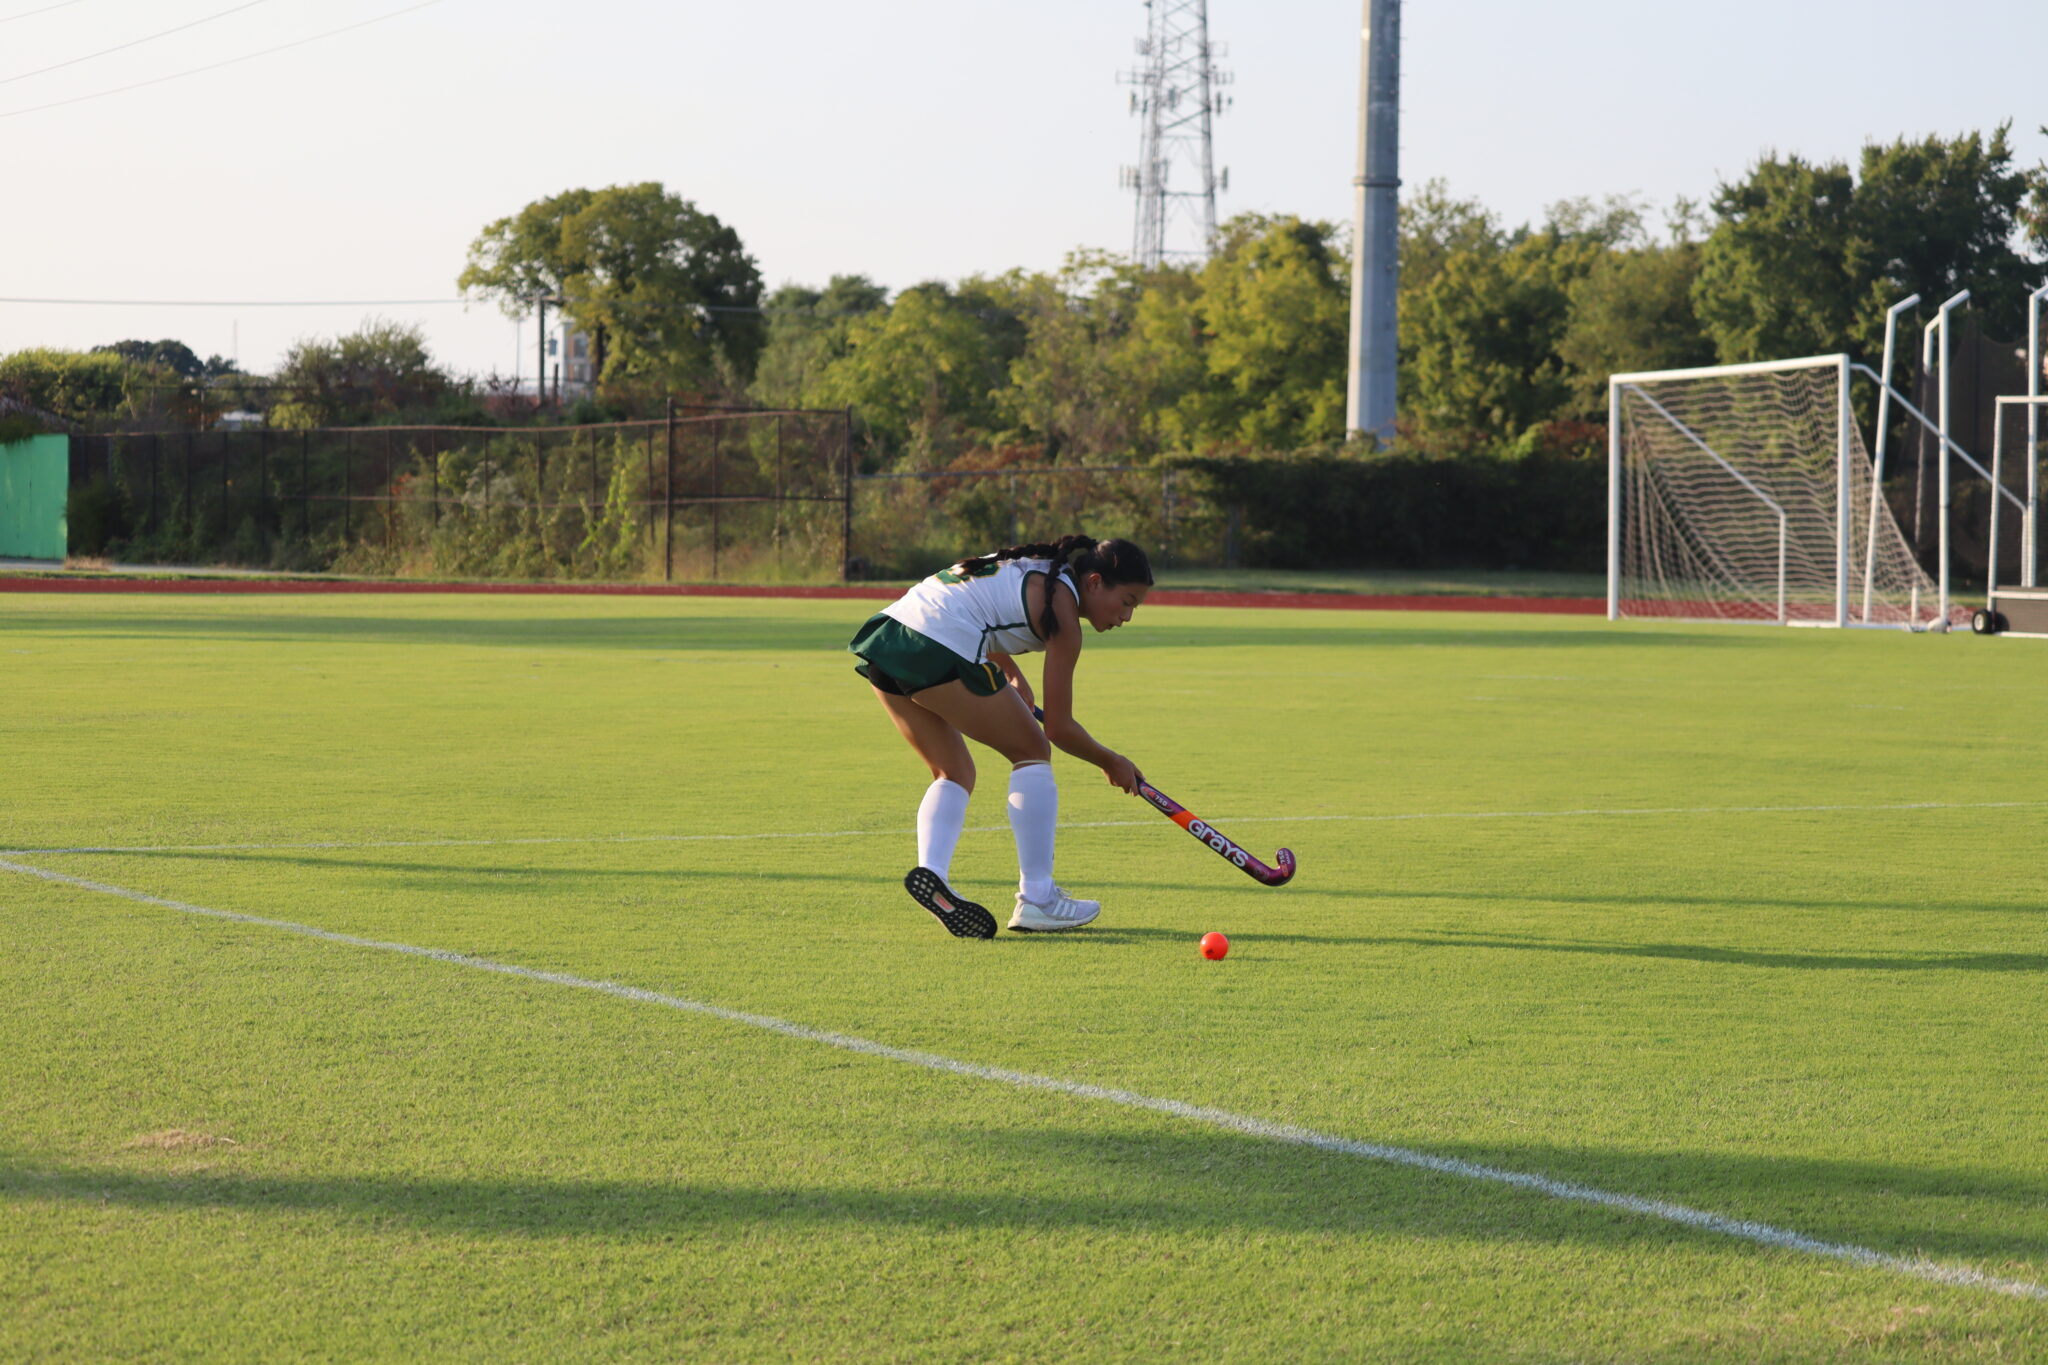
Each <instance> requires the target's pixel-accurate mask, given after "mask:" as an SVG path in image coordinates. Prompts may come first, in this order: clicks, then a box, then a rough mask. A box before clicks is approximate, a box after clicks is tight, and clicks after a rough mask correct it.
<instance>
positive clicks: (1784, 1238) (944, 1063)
mask: <svg viewBox="0 0 2048 1365" xmlns="http://www.w3.org/2000/svg"><path fill="white" fill-rule="evenodd" d="M0 871H6V872H15V873H19V874H21V875H23V876H28V877H38V878H41V879H42V880H44V881H48V882H58V883H62V884H63V885H66V886H75V887H79V888H81V889H83V890H86V891H97V892H100V893H102V894H104V895H109V896H119V897H121V898H123V899H125V900H131V901H138V902H140V903H142V904H144V905H160V906H163V907H164V908H166V909H169V910H176V911H179V912H181V913H184V914H188V915H202V916H205V917H207V918H209V919H219V920H229V921H232V922H234V923H236V924H251V925H256V926H259V927H261V928H265V929H281V930H283V931H285V932H286V933H291V934H301V935H304V936H305V937H307V938H316V939H324V940H326V941H327V942H329V943H345V944H348V945H350V946H352V947H357V948H374V949H376V950H378V951H380V952H387V953H403V954H405V955H407V956H410V957H423V958H430V959H432V960H433V961H436V962H445V963H448V964H450V965H452V966H457V967H472V968H475V969H477V970H479V971H486V972H496V973H499V974H500V975H503V976H515V977H521V978H524V979H525V980H528V981H539V982H544V983H546V984H547V985H551V986H570V987H573V988H575V989H577V990H585V991H598V992H601V993H603V994H605V995H611V996H616V997H618V998H619V999H621V1000H631V1001H635V1002H638V1003H640V1004H646V1005H660V1006H663V1007H665V1008H667V1009H673V1010H681V1011H685V1012H687V1013H691V1014H702V1015H708V1016H710V1017H711V1018H714V1019H722V1020H724V1021H726V1022H728V1023H734V1024H744V1025H746V1026H748V1027H749V1028H758V1029H765V1030H767V1031H768V1032H771V1033H779V1034H782V1035H784V1036H785V1037H789V1038H799V1039H802V1040H803V1041H805V1042H811V1043H823V1044H825V1045H826V1046H827V1047H836V1048H841V1049H843V1050H845V1051H847V1052H857V1053H860V1054H862V1055H864V1056H869V1057H879V1058H882V1059H884V1060H886V1061H892V1062H901V1063H904V1064H906V1065H909V1066H918V1067H924V1068H926V1069H927V1070H931V1071H943V1072H948V1073H950V1074H952V1075H955V1076H966V1077H970V1078H972V1079H974V1080H982V1081H994V1082H997V1083H999V1084H1003V1085H1012V1086H1018V1087H1021V1088H1024V1089H1030V1090H1046V1091H1052V1092H1054V1093H1056V1094H1061V1095H1072V1096H1074V1097H1076V1098H1078V1099H1086V1100H1100V1101H1102V1102H1104V1103H1107V1104H1117V1105H1123V1106H1125V1107H1127V1108H1131V1109H1146V1110H1150V1111H1152V1112H1154V1113H1159V1114H1168V1115H1171V1116H1173V1117H1175V1118H1180V1119H1187V1120H1189V1121H1190V1122H1194V1123H1202V1124H1207V1125H1209V1126H1211V1127H1214V1128H1222V1129H1226V1130H1228V1131H1230V1132H1236V1133H1243V1134H1245V1135H1246V1136H1248V1137H1255V1138H1263V1139H1265V1140H1267V1141H1270V1142H1283V1143H1288V1144H1291V1145H1293V1146H1297V1147H1312V1148H1315V1149H1317V1150H1319V1151H1325V1152H1334V1153H1338V1154H1340V1155H1344V1156H1355V1157H1363V1158H1365V1159H1366V1160H1369V1161H1384V1162H1391V1163H1393V1164H1395V1165H1398V1166H1409V1167H1413V1168H1415V1169H1417V1170H1423V1171H1431V1172H1434V1173H1436V1174H1438V1175H1448V1176H1456V1177H1458V1178H1460V1179H1464V1180H1478V1181H1484V1182H1487V1183H1489V1184H1495V1185H1507V1186H1512V1187H1513V1188H1516V1189H1522V1190H1528V1191H1530V1192H1531V1193H1534V1194H1541V1195H1545V1196H1547V1197H1549V1198H1552V1199H1564V1200H1570V1201H1572V1202H1574V1203H1581V1204H1594V1205H1598V1206H1600V1207H1602V1208H1609V1209H1615V1210H1617V1211H1619V1212H1622V1213H1631V1214H1636V1215H1639V1216H1642V1217H1645V1218H1656V1219H1661V1220H1662V1221H1664V1222H1668V1223H1677V1224H1680V1225H1682V1226H1685V1227H1690V1228H1696V1229H1699V1230H1700V1231H1703V1232H1712V1233H1718V1234H1720V1235H1722V1236H1726V1237H1735V1238H1739V1239H1741V1240H1743V1241H1747V1242H1755V1243H1758V1244H1760V1245H1763V1246H1768V1247H1776V1248H1778V1249H1780V1250H1783V1251H1796V1252H1800V1253H1802V1254H1805V1255H1808V1256H1821V1257H1825V1258H1828V1259H1830V1260H1836V1261H1846V1262H1848V1263H1850V1264H1852V1265H1860V1266H1866V1267H1869V1268H1872V1269H1878V1270H1889V1271H1894V1272H1896V1273H1898V1274H1901V1275H1910V1276H1913V1277H1914V1278H1916V1279H1921V1280H1931V1281H1933V1282H1935V1283H1937V1284H1946V1285H1953V1286H1956V1287H1958V1288H1964V1289H1983V1290H1989V1291H1991V1292H1993V1293H1998V1294H2007V1295H2011V1296H2013V1297H2015V1298H2025V1299H2039V1300H2048V1287H2044V1286H2042V1285H2038V1284H2035V1283H2033V1282H2031V1281H2028V1280H2008V1279H2001V1278H1999V1277H1997V1276H1993V1275H1986V1274H1985V1273H1983V1272H1982V1271H1979V1270H1973V1269H1971V1268H1970V1267H1968V1266H1960V1265H1947V1264H1943V1263H1941V1262H1938V1261H1929V1260H1924V1259H1909V1258H1907V1257H1903V1256H1893V1255H1889V1254H1887V1253H1885V1252H1882V1251H1876V1250H1873V1249H1871V1248H1869V1247H1861V1246H1856V1245H1854V1244H1852V1243H1847V1242H1828V1241H1823V1240H1821V1239H1820V1238H1817V1237H1808V1236H1806V1235H1805V1234H1804V1233H1798V1232H1792V1231H1789V1230H1787V1229H1785V1228H1780V1227H1773V1226H1772V1225H1771V1224H1769V1223H1759V1222H1755V1221H1753V1220H1750V1219H1743V1218H1730V1217H1727V1216H1726V1215H1723V1214H1718V1213H1710V1212H1707V1211H1705V1210H1702V1209H1694V1208H1688V1207H1686V1206H1685V1205H1683V1204H1671V1203H1666V1202H1665V1201H1663V1200H1661V1199H1643V1198H1640V1197H1638V1196H1636V1195H1632V1194H1617V1193H1614V1192H1613V1191H1610V1190H1602V1189H1596V1188H1595V1187H1593V1186H1591V1185H1581V1184H1577V1183H1575V1182H1573V1181H1568V1180H1553V1179H1551V1178H1550V1177H1548V1176H1542V1175H1532V1174H1529V1173H1528V1172H1524V1171H1509V1170H1503V1169H1501V1168H1500V1167H1497V1166H1482V1165H1479V1164H1478V1163H1476V1162H1471V1161H1461V1160H1458V1159H1457V1158H1455V1157H1443V1156H1432V1155H1430V1154H1429V1153H1427V1152H1418V1151H1413V1150H1411V1149H1409V1148H1406V1147H1390V1146H1386V1145H1385V1144H1382V1143H1377V1142H1360V1141H1357V1140H1356V1139H1353V1138H1343V1137H1337V1136H1334V1135H1333V1134H1329V1133H1321V1132H1317V1131H1316V1130H1315V1129H1313V1128H1301V1127H1297V1126H1295V1125H1294V1124H1291V1123H1274V1122H1272V1121H1271V1120H1268V1119H1261V1118H1255V1117H1253V1116H1251V1115H1248V1114H1237V1113H1232V1112H1231V1111H1230V1110H1227V1109H1214V1108H1210V1107H1209V1106H1207V1105H1199V1104H1189V1103H1187V1102H1186V1101H1184V1100H1173V1099H1164V1098H1161V1097H1159V1096H1156V1095H1141V1094H1139V1093H1137V1092H1136V1091H1133V1090H1118V1089H1115V1088H1113V1087H1110V1086H1100V1085H1089V1084H1087V1083H1086V1082H1083V1081H1067V1080H1061V1079H1059V1078H1058V1077H1056V1076H1039V1075H1035V1074H1033V1073H1031V1072H1028V1071H1012V1070H1010V1069H1009V1068H1007V1067H999V1066H984V1065H982V1064H980V1063H978V1062H963V1061H959V1060H956V1059H955V1058H952V1057H942V1056H940V1055H938V1054H937V1053H933V1052H918V1051H914V1050H912V1049H909V1048H899V1047H891V1046H889V1045H888V1044H887V1043H877V1042H872V1041H870V1040H869V1039H866V1038H856V1037H854V1036H852V1035H850V1034H845V1033H833V1032H830V1031H828V1030H825V1029H815V1028H812V1027H810V1026H809V1025H806V1024H797V1023H792V1022H790V1021H789V1020H787V1019H777V1018H775V1017H773V1016H772V1015H766V1014H749V1013H747V1012H746V1011H744V1010H735V1009H727V1008H725V1007H724V1006H721V1005H710V1004H705V1003H704V1002H702V1001H698V1000H686V999H684V998H682V997H681V996H675V995H664V994H662V993H661V992H659V991H650V990H645V989H642V988H641V987H638V986H622V985H620V984H618V983H617V982H614V981H596V980H592V979H590V978H588V977H581V976H571V975H569V974H568V973H566V972H547V971H540V970H538V969H536V968H533V967H521V966H517V965H515V964H513V963H509V962H493V961H491V960H490V959H489V958H481V957H471V956H469V955H468V954H466V953H456V952H450V951H448V950H447V949H445V948H422V947H419V946H417V945H415V944H410V943H390V942H386V941H383V940H381V939H372V938H359V937H357V936H356V935H354V934H342V933H336V932H335V931H333V930H331V929H318V928H314V927H313V926H312V925H308V924H296V923H293V922H292V921H290V920H281V919H270V918H267V917H265V916H262V915H245V914H241V913H239V912H236V911H232V910H213V909H209V908H208V907H206V906H203V905H191V904H188V903H186V902H184V901H175V900H169V899H167V898H165V897H162V896H152V895H150V894H149V893H148V892H145V891H134V890H130V889H129V888H127V887H121V886H110V885H108V884H107V883H105V882H95V881H88V880H86V879H85V878H83V877H73V876H69V875H67V874H65V873H62V872H52V871H48V870H46V869H43V868H38V867H31V866H29V865H28V864H26V863H17V862H11V861H8V860H5V859H0Z"/></svg>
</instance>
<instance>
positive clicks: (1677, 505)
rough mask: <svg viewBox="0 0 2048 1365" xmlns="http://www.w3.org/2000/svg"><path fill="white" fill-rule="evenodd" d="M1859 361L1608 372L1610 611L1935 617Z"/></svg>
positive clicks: (1819, 618)
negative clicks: (1882, 482)
mask: <svg viewBox="0 0 2048 1365" xmlns="http://www.w3.org/2000/svg"><path fill="white" fill-rule="evenodd" d="M1853 368H1858V367H1854V366H1853V365H1852V362H1851V361H1850V358H1849V357H1848V356H1846V355H1823V356H1808V357H1805V358H1803V359H1798V360H1777V361H1762V362H1758V363H1754V364H1747V365H1717V366H1704V367H1700V368H1696V369H1684V370H1658V371H1644V372H1640V373H1633V374H1617V375H1614V376H1613V377H1612V378H1611V379H1610V380H1609V381H1608V545H1607V560H1608V579H1607V614H1608V617H1609V619H1611V620H1619V619H1621V618H1623V617H1662V618H1674V617H1676V618H1684V619H1690V620H1712V621H1749V622H1777V623H1780V624H1785V625H1814V626H1835V627H1850V626H1887V627H1892V628H1900V627H1905V628H1912V627H1914V626H1918V625H1922V624H1924V623H1925V618H1926V615H1928V614H1939V608H1938V607H1937V606H1936V605H1935V604H1936V602H1937V599H1938V594H1937V592H1936V591H1935V587H1934V584H1933V583H1932V581H1931V580H1929V578H1928V576H1927V574H1926V573H1925V572H1924V571H1923V570H1922V569H1921V567H1920V565H1919V562H1918V560H1917V559H1916V558H1915V556H1914V555H1913V553H1912V549H1911V547H1910V546H1908V545H1907V543H1906V541H1905V538H1904V536H1903V535H1902V534H1901V533H1900V531H1899V528H1898V524H1897V522H1896V520H1895V519H1894V518H1893V517H1892V515H1891V510H1890V508H1889V506H1887V505H1886V504H1885V502H1884V496H1883V492H1882V490H1881V489H1880V488H1879V487H1878V484H1877V480H1876V478H1875V477H1874V476H1873V471H1872V468H1871V461H1870V457H1869V456H1868V454H1867V453H1866V452H1865V449H1864V445H1863V438H1862V434H1861V432H1860V431H1859V430H1858V429H1857V426H1856V421H1855V416H1854V413H1853V410H1852V408H1851V405H1850V385H1851V372H1852V369H1853ZM1923 603H1925V604H1927V609H1926V610H1925V611H1924V610H1923ZM1852 604H1853V605H1852Z"/></svg>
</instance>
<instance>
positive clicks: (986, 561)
mask: <svg viewBox="0 0 2048 1365" xmlns="http://www.w3.org/2000/svg"><path fill="white" fill-rule="evenodd" d="M1012 559H1049V560H1051V561H1052V562H1053V564H1054V566H1055V567H1054V570H1053V572H1054V573H1055V574H1057V573H1058V572H1059V570H1060V569H1061V568H1064V569H1066V571H1067V572H1068V573H1069V574H1071V575H1072V576H1073V580H1074V588H1075V590H1076V591H1079V590H1080V587H1081V580H1082V579H1083V578H1086V577H1087V576H1088V575H1089V574H1091V573H1099V574H1101V575H1102V582H1103V584H1104V586H1107V587H1115V586H1117V585H1118V584H1120V583H1142V584H1144V585H1145V586H1146V587H1148V588H1149V587H1151V586H1152V561H1151V560H1149V559H1147V558H1146V557H1145V552H1144V551H1143V550H1141V549H1139V548H1138V547H1137V546H1136V545H1133V544H1132V543H1131V542H1130V541H1128V540H1097V539H1096V538H1095V537H1093V536H1085V535H1073V536H1061V537H1060V538H1059V539H1058V540H1055V541H1035V542H1033V543H1032V544H1029V545H1012V546H1010V547H1009V548H1008V549H1005V550H997V551H996V552H995V553H994V554H987V555H977V556H976V557H975V558H973V559H963V560H961V561H960V562H959V563H958V564H956V565H954V566H953V572H955V573H957V574H960V575H961V576H962V577H966V578H975V577H979V576H980V575H981V574H985V573H988V572H990V571H992V570H993V569H994V568H995V566H996V565H998V564H1003V563H1006V562H1008V561H1010V560H1012ZM1050 588H1051V585H1050V584H1047V589H1048V591H1047V592H1046V594H1045V613H1044V614H1043V615H1042V616H1040V617H1039V620H1038V626H1039V629H1038V638H1039V639H1041V640H1050V639H1051V638H1052V637H1053V636H1054V635H1056V634H1058V633H1059V628H1060V622H1059V618H1058V617H1057V616H1055V615H1053V609H1052V605H1053V595H1052V592H1051V591H1050Z"/></svg>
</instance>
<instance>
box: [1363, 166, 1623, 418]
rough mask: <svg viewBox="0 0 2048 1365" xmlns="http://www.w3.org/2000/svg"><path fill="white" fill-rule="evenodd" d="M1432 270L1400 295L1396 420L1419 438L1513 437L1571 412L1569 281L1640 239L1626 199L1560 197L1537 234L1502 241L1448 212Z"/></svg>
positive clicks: (1468, 216)
mask: <svg viewBox="0 0 2048 1365" xmlns="http://www.w3.org/2000/svg"><path fill="white" fill-rule="evenodd" d="M1455 226H1456V228H1457V231H1456V234H1455V236H1454V237H1452V238H1451V239H1449V240H1448V241H1446V243H1445V245H1444V246H1443V248H1442V250H1441V252H1440V255H1439V256H1438V257H1437V259H1436V260H1435V261H1434V262H1433V265H1434V268H1433V270H1431V271H1429V272H1426V273H1425V274H1424V275H1423V278H1422V279H1421V280H1419V281H1418V282H1417V283H1416V284H1415V285H1413V286H1412V287H1411V288H1409V289H1405V290H1404V294H1406V295H1407V297H1406V300H1405V302H1406V308H1405V310H1404V314H1403V317H1402V331H1403V334H1404V337H1405V338H1406V342H1405V345H1404V346H1403V348H1402V351H1403V354H1402V359H1403V362H1404V374H1403V392H1402V395H1401V398H1402V411H1403V416H1404V420H1405V421H1406V422H1407V423H1408V424H1409V425H1410V426H1412V427H1413V428H1415V429H1416V430H1418V431H1421V432H1431V433H1452V432H1465V433H1471V434H1474V435H1480V434H1485V435H1492V436H1515V435H1518V434H1520V433H1522V432H1523V431H1526V430H1527V429H1528V428H1530V427H1532V426H1534V425H1537V424H1540V423H1544V422H1549V421H1554V420H1557V419H1559V418H1561V417H1566V416H1570V415H1572V414H1573V413H1574V412H1575V411H1577V410H1578V407H1579V403H1578V400H1577V399H1576V398H1575V396H1574V384H1573V379H1574V372H1573V369H1572V367H1571V365H1570V364H1568V363H1567V362H1566V361H1565V360H1564V359H1563V358H1562V357H1561V356H1560V355H1559V351H1558V348H1559V346H1560V344H1561V343H1562V342H1563V341H1564V338H1565V336H1566V333H1567V331H1568V329H1569V327H1570V326H1571V322H1572V300H1573V295H1574V293H1575V291H1576V290H1577V289H1578V288H1579V285H1580V282H1581V281H1582V280H1584V279H1586V277H1587V276H1588V275H1589V274H1590V273H1591V272H1592V271H1593V269H1594V268H1595V266H1596V265H1598V264H1599V263H1600V262H1601V261H1602V260H1603V259H1604V258H1605V257H1606V256H1608V255H1609V254H1610V253H1611V252H1612V251H1614V250H1615V249H1616V248H1617V247H1619V246H1623V245H1624V244H1631V243H1638V242H1640V241H1641V238H1642V234H1643V225H1642V214H1641V211H1640V210H1639V209H1638V208H1637V207H1636V206H1635V205H1634V204H1633V203H1631V202H1630V201H1627V200H1614V199H1610V200H1607V201H1605V202H1603V203H1598V204H1596V203H1593V202H1591V201H1587V200H1568V201H1565V202H1562V203H1559V204H1556V205H1553V206H1552V208H1551V210H1550V212H1549V215H1548V217H1547V218H1546V220H1545V222H1544V224H1543V225H1542V227H1540V228H1537V229H1529V228H1522V229H1518V230H1516V231H1515V232H1512V233H1506V232H1502V231H1500V230H1499V228H1498V227H1496V226H1495V225H1493V223H1492V222H1491V220H1490V219H1486V218H1484V217H1483V216H1481V215H1477V214H1473V213H1469V212H1467V213H1463V214H1461V215H1458V217H1457V219H1456V221H1455Z"/></svg>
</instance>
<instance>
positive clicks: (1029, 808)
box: [1010, 763, 1060, 904]
mask: <svg viewBox="0 0 2048 1365" xmlns="http://www.w3.org/2000/svg"><path fill="white" fill-rule="evenodd" d="M1059 818H1060V789H1059V786H1058V785H1057V784H1056V783H1055V782H1054V781H1053V778H1052V764H1050V763H1019V764H1018V765H1017V766H1016V767H1015V768H1013V769H1012V770H1011V771H1010V830H1011V832H1012V833H1014V834H1015V835H1016V836H1017V889H1018V890H1020V891H1022V892H1023V893H1024V899H1025V900H1028V901H1036V902H1038V903H1040V904H1044V903H1045V902H1046V901H1049V900H1051V899H1052V835H1053V827H1054V826H1055V825H1057V824H1058V823H1059Z"/></svg>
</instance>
